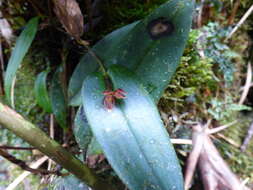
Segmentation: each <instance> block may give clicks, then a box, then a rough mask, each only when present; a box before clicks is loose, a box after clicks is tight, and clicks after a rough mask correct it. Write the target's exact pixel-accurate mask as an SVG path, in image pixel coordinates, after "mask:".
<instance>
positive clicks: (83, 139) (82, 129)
mask: <svg viewBox="0 0 253 190" xmlns="http://www.w3.org/2000/svg"><path fill="white" fill-rule="evenodd" d="M73 131H74V135H75V139H76V142H77V143H78V145H79V147H80V148H81V149H82V150H83V151H84V152H86V151H87V149H88V145H89V144H90V142H91V138H92V133H91V129H90V126H89V124H88V121H87V119H86V116H85V114H84V111H83V107H82V106H80V107H79V109H78V111H77V113H76V117H75V121H74V129H73Z"/></svg>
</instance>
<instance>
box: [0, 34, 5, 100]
mask: <svg viewBox="0 0 253 190" xmlns="http://www.w3.org/2000/svg"><path fill="white" fill-rule="evenodd" d="M0 95H4V58H3V48H2V40H1V38H0Z"/></svg>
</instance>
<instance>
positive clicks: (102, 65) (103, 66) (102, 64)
mask: <svg viewBox="0 0 253 190" xmlns="http://www.w3.org/2000/svg"><path fill="white" fill-rule="evenodd" d="M77 41H78V43H80V44H81V45H83V46H84V47H85V48H86V49H87V50H88V53H89V54H90V55H91V56H92V57H93V58H94V59H95V60H96V61H97V63H98V65H99V67H100V69H101V71H102V73H103V75H104V76H106V77H108V73H107V71H106V67H105V65H104V63H103V62H102V61H101V60H100V58H99V57H98V56H97V55H96V54H95V53H94V51H93V50H92V49H91V48H90V47H89V46H88V45H87V43H86V42H85V41H83V40H81V39H79V40H77Z"/></svg>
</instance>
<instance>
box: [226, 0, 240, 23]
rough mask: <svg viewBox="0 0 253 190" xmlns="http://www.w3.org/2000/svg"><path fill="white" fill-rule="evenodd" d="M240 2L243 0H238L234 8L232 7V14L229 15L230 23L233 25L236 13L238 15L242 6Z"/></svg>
mask: <svg viewBox="0 0 253 190" xmlns="http://www.w3.org/2000/svg"><path fill="white" fill-rule="evenodd" d="M240 2H241V0H237V1H236V2H235V4H234V6H233V9H232V12H231V15H230V16H229V18H228V25H231V24H233V23H234V19H235V15H236V12H237V10H238V8H239V6H240Z"/></svg>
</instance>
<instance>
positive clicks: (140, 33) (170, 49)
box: [106, 0, 193, 102]
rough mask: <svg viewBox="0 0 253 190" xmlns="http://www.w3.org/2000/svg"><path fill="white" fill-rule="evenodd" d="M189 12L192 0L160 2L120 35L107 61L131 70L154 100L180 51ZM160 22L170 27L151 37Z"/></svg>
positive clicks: (173, 69) (164, 83)
mask: <svg viewBox="0 0 253 190" xmlns="http://www.w3.org/2000/svg"><path fill="white" fill-rule="evenodd" d="M192 12H193V1H190V0H171V1H168V2H167V3H165V4H163V5H162V6H160V7H159V8H157V9H156V10H155V11H154V12H153V13H151V14H150V15H149V16H148V17H146V18H145V19H143V20H142V21H141V22H139V23H138V24H137V25H136V26H135V27H134V28H133V29H132V30H131V31H130V32H129V33H128V34H127V35H126V36H124V38H122V40H121V42H120V43H119V44H118V46H117V48H116V49H114V50H113V51H110V52H108V53H107V55H106V56H107V59H106V63H107V65H110V64H121V65H124V66H126V67H127V68H129V69H131V70H133V71H135V73H136V75H137V76H138V78H140V79H141V82H142V83H143V84H144V87H145V88H146V89H147V91H148V92H149V93H150V94H151V96H152V98H153V99H154V100H155V102H157V101H158V100H159V99H160V97H161V95H162V93H163V91H164V89H165V88H166V87H167V86H168V83H169V81H170V79H171V77H172V76H173V74H174V72H175V70H176V68H177V66H178V64H179V61H180V58H181V56H182V54H183V51H184V47H185V44H186V41H187V38H188V33H189V30H190V27H191V22H192ZM161 23H162V25H163V27H168V28H169V29H170V28H171V30H170V33H168V34H164V35H163V36H161V37H152V35H151V34H150V33H151V32H152V31H153V30H155V27H156V28H158V29H159V27H160V25H161ZM155 31H156V30H155ZM153 33H154V32H153ZM158 34H159V33H158Z"/></svg>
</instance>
